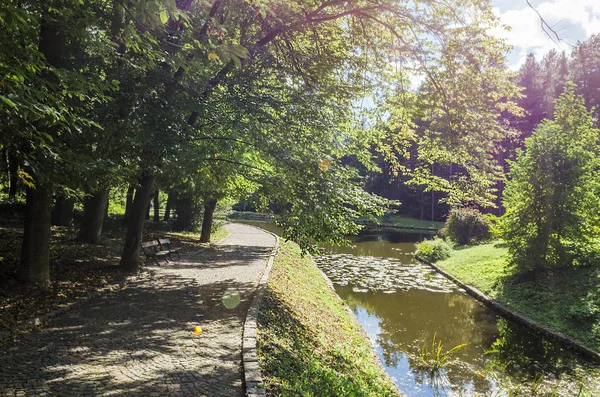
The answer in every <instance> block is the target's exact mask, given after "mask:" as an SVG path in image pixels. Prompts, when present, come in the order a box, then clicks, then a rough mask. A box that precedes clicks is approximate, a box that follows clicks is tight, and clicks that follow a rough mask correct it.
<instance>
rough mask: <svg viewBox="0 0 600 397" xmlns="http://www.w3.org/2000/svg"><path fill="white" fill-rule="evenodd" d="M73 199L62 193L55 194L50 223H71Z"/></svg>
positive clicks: (57, 224)
mask: <svg viewBox="0 0 600 397" xmlns="http://www.w3.org/2000/svg"><path fill="white" fill-rule="evenodd" d="M74 205H75V200H74V199H72V198H69V197H65V196H63V195H62V194H60V195H58V196H56V200H55V201H54V210H53V211H52V224H53V225H56V226H71V225H72V224H73V207H74Z"/></svg>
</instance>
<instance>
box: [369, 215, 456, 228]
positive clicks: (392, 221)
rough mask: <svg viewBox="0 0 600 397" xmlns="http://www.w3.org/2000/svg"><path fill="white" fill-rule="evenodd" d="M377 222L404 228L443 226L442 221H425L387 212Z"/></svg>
mask: <svg viewBox="0 0 600 397" xmlns="http://www.w3.org/2000/svg"><path fill="white" fill-rule="evenodd" d="M379 222H380V223H382V224H384V225H392V226H395V227H406V228H411V227H415V228H428V229H441V228H442V227H443V226H444V222H435V221H427V220H421V219H414V218H408V217H406V216H401V215H393V214H388V215H384V216H382V217H380V218H379Z"/></svg>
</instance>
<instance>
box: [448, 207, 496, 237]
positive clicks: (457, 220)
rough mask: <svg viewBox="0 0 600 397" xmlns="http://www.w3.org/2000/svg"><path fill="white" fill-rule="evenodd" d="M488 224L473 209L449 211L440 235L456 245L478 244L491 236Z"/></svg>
mask: <svg viewBox="0 0 600 397" xmlns="http://www.w3.org/2000/svg"><path fill="white" fill-rule="evenodd" d="M490 229H491V228H490V222H489V221H488V219H487V218H486V217H485V216H484V215H483V214H482V213H481V212H479V211H478V210H476V209H474V208H458V209H453V210H452V211H450V215H449V216H448V219H447V220H446V224H445V225H444V228H443V229H442V230H441V233H442V235H443V236H444V237H446V238H448V239H450V240H452V241H453V242H455V243H456V244H458V245H466V244H472V243H478V242H482V241H485V240H488V239H489V238H490V236H491V232H490Z"/></svg>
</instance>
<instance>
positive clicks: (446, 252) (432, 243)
mask: <svg viewBox="0 0 600 397" xmlns="http://www.w3.org/2000/svg"><path fill="white" fill-rule="evenodd" d="M415 255H417V256H420V257H422V258H425V259H427V260H428V261H431V262H436V261H439V260H443V259H447V258H449V257H450V255H452V247H451V246H450V245H449V244H448V243H447V242H446V240H443V239H441V238H439V237H437V236H436V237H434V238H433V240H423V241H421V242H420V243H418V244H417V250H416V251H415Z"/></svg>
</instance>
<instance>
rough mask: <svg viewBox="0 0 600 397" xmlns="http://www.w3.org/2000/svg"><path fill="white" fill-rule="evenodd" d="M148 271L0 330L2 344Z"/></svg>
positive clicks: (123, 286)
mask: <svg viewBox="0 0 600 397" xmlns="http://www.w3.org/2000/svg"><path fill="white" fill-rule="evenodd" d="M148 273H150V275H149V276H150V277H151V271H149V270H146V274H145V275H144V276H143V275H139V274H138V275H134V276H126V277H125V280H123V281H121V282H119V283H116V284H111V285H109V286H106V287H104V288H100V289H99V290H97V291H95V292H92V293H91V294H88V295H86V296H82V297H81V298H78V299H77V300H75V301H73V302H71V303H68V304H66V305H65V306H62V307H59V308H58V309H54V310H52V311H50V312H48V313H46V314H42V315H40V316H35V317H32V318H30V319H28V320H25V321H24V322H22V323H21V324H19V325H17V326H15V327H12V328H10V329H9V330H8V331H1V332H0V344H2V343H4V342H6V341H7V340H8V339H9V338H11V337H14V336H17V335H18V334H24V333H26V332H28V331H32V330H33V329H34V328H36V327H38V326H40V325H42V324H44V323H47V322H48V321H49V320H50V319H52V318H54V317H57V316H60V315H61V314H64V313H66V312H68V311H69V310H72V309H74V308H75V307H77V306H79V305H81V304H82V303H85V302H88V301H91V300H92V299H96V298H100V297H103V296H105V295H108V294H110V293H112V292H115V291H122V290H124V289H125V288H127V286H128V284H129V283H131V282H135V281H138V280H140V279H142V278H144V277H145V276H148Z"/></svg>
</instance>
